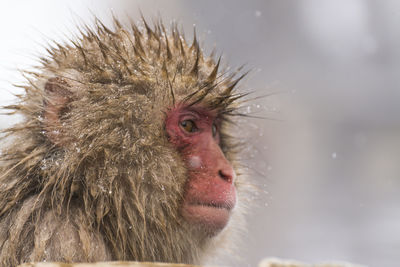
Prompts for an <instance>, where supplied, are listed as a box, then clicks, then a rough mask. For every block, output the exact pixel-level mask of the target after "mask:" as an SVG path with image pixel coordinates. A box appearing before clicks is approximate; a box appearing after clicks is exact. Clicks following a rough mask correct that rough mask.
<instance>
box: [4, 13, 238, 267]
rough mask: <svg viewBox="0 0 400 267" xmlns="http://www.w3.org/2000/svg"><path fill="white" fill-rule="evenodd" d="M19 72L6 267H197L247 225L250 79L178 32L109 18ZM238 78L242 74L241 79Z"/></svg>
mask: <svg viewBox="0 0 400 267" xmlns="http://www.w3.org/2000/svg"><path fill="white" fill-rule="evenodd" d="M80 32H81V34H80V35H79V37H76V38H75V39H71V40H69V41H68V42H66V43H65V44H59V43H55V44H54V45H53V46H51V47H50V48H49V49H48V53H49V55H48V56H45V57H42V58H41V59H40V61H41V64H40V66H39V67H37V71H33V72H25V75H26V78H27V82H26V83H25V84H23V85H21V87H23V88H24V90H25V93H24V94H22V95H19V100H18V102H17V103H16V104H14V105H9V106H7V107H6V109H7V110H10V111H9V113H10V114H14V113H17V114H21V115H22V117H23V120H22V121H21V122H20V123H19V124H16V125H14V126H12V127H10V128H8V129H6V130H4V133H3V144H6V145H3V148H2V154H1V156H0V160H1V161H0V162H1V163H0V175H1V176H0V266H4V267H6V266H7V267H8V266H16V265H18V264H20V263H23V262H32V261H33V262H40V261H54V262H96V261H114V260H128V261H129V260H133V261H159V262H172V263H188V264H192V263H195V264H196V263H201V261H202V259H203V258H204V255H206V254H207V253H208V252H210V251H214V249H215V248H216V247H217V246H220V245H221V244H222V245H223V244H225V243H227V238H228V236H229V235H230V234H231V233H232V232H235V231H236V230H235V229H236V228H238V225H240V224H241V222H242V221H243V211H242V209H241V204H240V203H241V200H242V199H243V198H244V194H246V190H245V186H244V185H245V184H246V183H244V182H243V179H244V177H243V174H241V173H240V163H239V158H238V156H237V154H236V152H237V151H238V146H237V145H238V143H237V141H235V140H234V138H233V137H232V133H231V132H232V130H230V129H231V127H232V122H234V121H235V118H236V116H235V115H240V114H239V113H238V107H239V105H240V103H238V102H241V101H242V100H239V99H242V97H243V95H244V94H243V93H239V92H237V91H236V90H235V89H234V88H235V86H236V84H237V83H238V81H239V80H240V79H241V78H242V77H243V75H239V74H237V72H236V73H229V71H228V69H227V68H224V69H223V70H222V71H221V68H219V66H220V60H219V59H218V60H217V59H215V58H214V56H213V55H210V56H206V55H205V54H204V53H203V51H202V50H201V48H200V47H199V43H198V41H197V40H196V35H194V38H193V42H186V40H185V38H184V37H183V35H182V34H180V33H179V31H178V29H177V26H176V24H173V25H172V27H171V29H170V30H166V29H165V27H164V26H163V24H162V22H155V23H154V26H149V25H148V23H146V21H145V20H144V19H143V21H142V22H141V23H133V22H132V23H131V25H129V26H125V25H123V24H122V23H120V22H119V21H118V20H117V19H114V23H113V27H107V26H105V25H104V24H103V23H102V22H100V21H99V20H97V19H96V22H95V23H94V26H93V27H88V26H83V27H81V29H80ZM239 72H240V70H239Z"/></svg>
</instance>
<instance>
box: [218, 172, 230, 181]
mask: <svg viewBox="0 0 400 267" xmlns="http://www.w3.org/2000/svg"><path fill="white" fill-rule="evenodd" d="M218 175H219V177H221V178H222V179H223V180H225V181H227V182H228V183H232V180H233V177H232V175H231V174H227V173H225V172H223V171H221V170H220V171H218Z"/></svg>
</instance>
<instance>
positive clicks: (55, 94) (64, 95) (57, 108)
mask: <svg viewBox="0 0 400 267" xmlns="http://www.w3.org/2000/svg"><path fill="white" fill-rule="evenodd" d="M69 88H70V86H69V84H68V83H67V82H66V81H65V80H64V79H62V78H59V77H56V78H50V79H49V80H48V81H47V82H46V84H45V86H44V90H45V94H46V99H45V101H44V111H43V118H44V130H45V132H46V135H47V137H48V138H49V140H50V141H51V142H52V143H54V144H55V145H61V146H62V145H63V144H64V143H65V141H66V140H65V136H64V130H63V129H62V123H61V120H62V118H63V116H64V115H65V113H66V112H67V111H68V104H69V102H70V101H71V98H72V92H71V91H70V90H69Z"/></svg>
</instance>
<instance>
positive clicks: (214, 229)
mask: <svg viewBox="0 0 400 267" xmlns="http://www.w3.org/2000/svg"><path fill="white" fill-rule="evenodd" d="M182 216H183V217H184V218H185V220H186V221H187V222H189V223H191V224H195V225H198V226H200V227H204V228H205V229H204V230H205V231H206V232H207V233H208V234H209V235H212V236H213V235H216V234H218V233H219V232H220V231H221V230H222V229H224V228H225V226H226V225H227V224H228V222H229V218H230V216H231V210H228V209H227V208H222V207H213V206H207V205H193V204H186V205H184V206H183V209H182Z"/></svg>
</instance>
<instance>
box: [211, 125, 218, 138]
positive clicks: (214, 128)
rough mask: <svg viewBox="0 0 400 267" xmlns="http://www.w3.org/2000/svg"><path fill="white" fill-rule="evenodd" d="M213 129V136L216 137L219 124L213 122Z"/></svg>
mask: <svg viewBox="0 0 400 267" xmlns="http://www.w3.org/2000/svg"><path fill="white" fill-rule="evenodd" d="M211 130H212V135H213V137H215V136H216V135H217V125H215V123H213V125H212V128H211Z"/></svg>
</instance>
